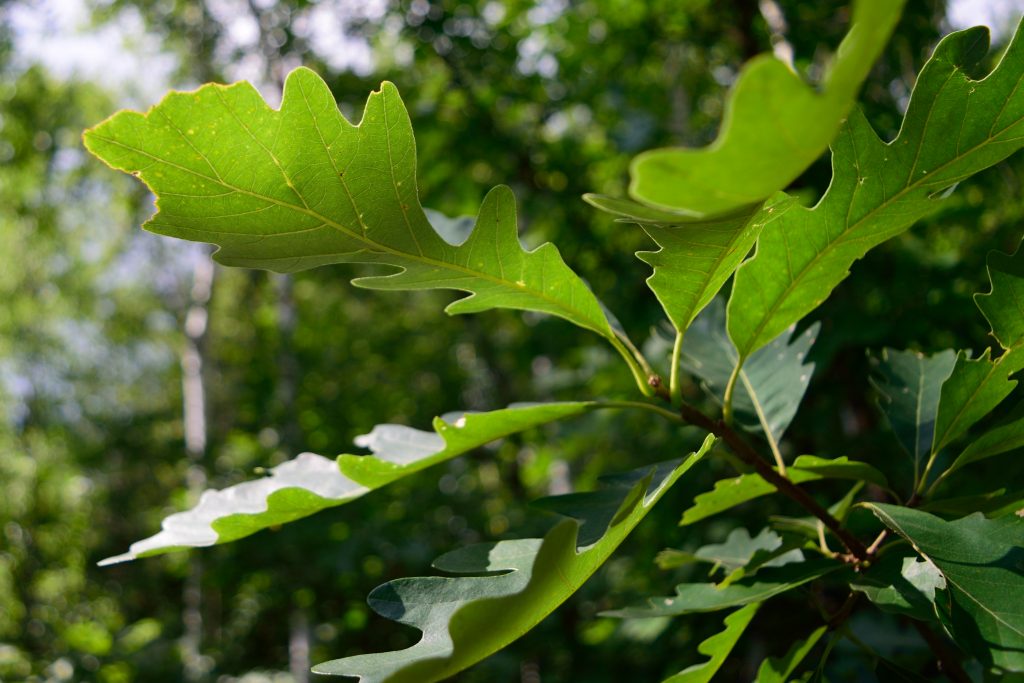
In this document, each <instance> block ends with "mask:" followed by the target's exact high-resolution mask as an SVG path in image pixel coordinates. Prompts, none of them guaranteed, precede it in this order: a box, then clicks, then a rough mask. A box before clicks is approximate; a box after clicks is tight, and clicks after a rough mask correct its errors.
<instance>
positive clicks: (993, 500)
mask: <svg viewBox="0 0 1024 683" xmlns="http://www.w3.org/2000/svg"><path fill="white" fill-rule="evenodd" d="M921 509H922V510H925V511H926V512H933V513H939V514H943V515H953V516H963V515H969V514H971V513H973V512H980V513H982V514H983V515H985V516H986V517H1002V516H1003V515H1008V514H1010V513H1013V512H1018V511H1020V510H1024V491H1021V490H1019V489H1014V490H1012V491H1007V490H1006V489H1005V488H1001V489H996V490H995V491H990V492H988V493H980V494H975V495H969V496H956V497H953V498H941V499H938V500H929V501H926V502H925V503H923V504H922V505H921Z"/></svg>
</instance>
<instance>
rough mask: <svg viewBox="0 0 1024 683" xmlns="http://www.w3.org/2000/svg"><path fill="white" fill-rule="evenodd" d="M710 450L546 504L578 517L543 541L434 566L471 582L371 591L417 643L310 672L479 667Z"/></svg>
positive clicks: (373, 680)
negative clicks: (413, 633) (416, 636)
mask: <svg viewBox="0 0 1024 683" xmlns="http://www.w3.org/2000/svg"><path fill="white" fill-rule="evenodd" d="M713 443H714V438H713V437H712V436H710V435H709V436H708V438H707V439H705V441H704V444H703V445H702V446H701V448H700V449H699V450H698V451H697V452H696V453H692V454H690V455H689V456H688V457H687V458H685V459H683V460H681V461H674V462H669V463H662V464H660V465H658V466H655V467H648V468H644V469H642V470H637V471H636V472H633V473H631V474H630V475H628V476H626V477H618V478H613V479H611V480H610V482H609V483H610V486H609V488H608V489H606V490H605V491H600V492H595V493H594V494H572V495H571V496H570V498H569V499H567V500H562V501H558V502H550V501H549V503H548V507H553V508H558V509H559V510H561V511H562V512H563V513H564V514H571V515H572V516H573V517H574V519H571V520H566V521H564V522H562V523H560V524H558V525H557V526H555V528H554V529H552V530H551V531H550V532H549V533H548V534H547V535H546V536H545V537H544V538H543V539H539V538H535V539H522V540H517V541H501V542H498V543H488V544H482V545H475V546H469V547H467V548H463V549H460V550H456V551H454V552H452V553H448V554H447V555H443V556H442V557H440V558H438V560H436V561H435V563H434V566H435V567H436V568H437V569H440V570H441V571H445V572H449V573H455V574H464V575H467V576H457V577H425V578H414V579H399V580H397V581H391V582H389V583H386V584H384V585H383V586H380V587H378V588H376V589H375V590H374V591H373V592H372V593H371V594H370V597H369V599H368V602H369V604H370V606H371V607H372V608H373V609H374V610H375V611H376V612H378V613H379V614H381V615H382V616H385V617H387V618H389V619H394V620H396V621H399V622H400V623H403V624H407V625H409V626H413V627H415V628H417V629H419V630H420V631H421V632H422V634H423V637H422V638H421V639H420V641H419V642H417V643H416V644H415V645H413V646H412V647H410V648H407V649H405V650H400V651H397V652H382V653H377V654H369V655H359V656H355V657H346V658H344V659H336V660H333V661H330V662H326V663H324V664H319V665H317V666H316V667H314V668H313V671H314V672H315V673H320V674H329V675H342V676H353V677H358V678H359V680H360V681H362V682H363V683H377V682H379V681H388V682H389V683H400V682H403V681H408V682H410V683H430V682H432V681H439V680H442V679H445V678H447V677H449V676H452V675H454V674H455V673H457V672H458V671H461V670H463V669H465V668H467V667H469V666H471V665H473V664H475V663H476V662H479V661H480V660H482V659H484V658H485V657H487V656H489V655H490V654H492V653H494V652H496V651H498V650H499V649H501V648H503V647H505V646H506V645H508V644H509V643H511V642H512V641H513V640H515V639H517V638H519V637H520V636H521V635H523V634H524V633H525V632H526V631H528V630H530V629H531V628H533V627H534V626H535V625H536V624H537V623H538V622H539V621H540V620H541V619H543V618H544V617H545V616H547V615H548V614H549V613H550V612H552V611H553V610H554V609H555V608H556V607H557V606H558V605H560V604H561V603H562V602H563V601H565V600H566V599H567V598H568V597H569V596H570V595H572V594H573V593H574V592H575V591H576V590H577V589H578V588H579V587H580V586H581V585H582V584H583V582H584V581H586V580H587V579H588V578H589V577H590V575H591V574H593V573H594V572H595V571H596V570H597V569H598V568H599V567H600V566H601V565H602V564H603V563H604V561H605V560H606V559H607V558H608V557H609V556H610V555H611V553H612V552H613V551H614V550H615V548H616V547H618V545H619V544H620V543H621V542H622V541H623V539H625V538H626V536H627V535H628V534H629V532H630V531H632V530H633V528H634V527H635V526H636V525H637V524H638V523H639V522H640V520H641V519H642V518H643V517H644V516H645V515H646V514H647V512H648V511H649V510H650V508H651V506H653V505H654V503H656V502H657V501H658V499H659V498H661V496H662V495H664V493H665V492H666V491H667V490H668V488H669V487H670V486H671V485H672V484H673V483H675V481H676V480H677V479H679V477H681V476H682V475H683V474H684V473H685V472H686V471H687V470H688V469H690V468H691V467H692V466H693V465H694V464H696V463H697V462H698V461H699V460H700V459H701V458H702V457H703V456H704V455H705V454H706V453H707V452H708V450H709V449H710V448H711V445H712V444H713ZM557 500H558V499H551V501H557Z"/></svg>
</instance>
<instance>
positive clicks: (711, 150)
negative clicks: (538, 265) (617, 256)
mask: <svg viewBox="0 0 1024 683" xmlns="http://www.w3.org/2000/svg"><path fill="white" fill-rule="evenodd" d="M902 8H903V1H902V0H856V2H854V7H853V20H852V22H851V25H850V30H849V33H848V34H847V36H846V38H845V39H844V40H843V42H842V44H841V45H840V46H839V49H838V50H837V52H836V57H835V61H834V63H833V64H832V66H831V69H830V70H829V71H828V73H827V75H826V77H825V79H824V81H823V83H822V87H821V89H820V90H819V89H815V88H812V87H811V86H810V85H808V84H807V83H805V82H804V81H803V80H802V79H801V78H800V77H799V76H798V75H797V74H796V73H795V72H794V71H793V69H792V67H791V66H790V65H787V64H785V63H783V62H781V61H780V60H778V59H776V58H775V57H773V56H771V55H759V56H758V57H755V58H754V59H752V60H751V61H749V62H748V63H747V64H745V65H744V67H743V69H742V71H741V72H740V75H739V77H738V78H737V79H736V84H735V85H734V86H733V89H732V91H731V92H730V93H729V96H728V99H727V100H726V104H725V115H724V117H723V121H722V129H721V132H720V133H719V136H718V139H717V140H715V142H714V143H713V144H712V145H710V146H709V147H706V148H703V149H678V148H670V149H657V150H652V151H649V152H645V153H643V154H641V155H639V156H638V157H636V159H634V160H633V164H632V166H631V172H632V183H631V185H630V188H629V191H630V194H631V195H632V196H633V198H635V199H637V200H638V201H641V202H643V203H645V204H649V205H651V206H654V207H658V208H662V209H670V210H671V209H675V210H683V211H687V212H689V213H691V214H693V215H697V216H701V215H712V214H722V213H725V212H728V211H730V210H732V209H736V208H738V207H741V206H744V205H747V204H754V203H758V202H760V201H762V200H763V199H765V198H766V197H768V196H770V195H771V194H772V193H774V192H775V191H777V190H780V189H782V188H784V187H785V186H786V185H788V184H789V183H790V182H792V181H793V180H795V179H796V177H797V176H799V175H800V174H801V173H802V172H803V171H804V169H806V168H807V167H808V166H809V165H810V164H811V163H812V162H814V160H815V159H817V158H818V157H819V156H821V153H822V152H824V151H825V149H826V148H827V147H828V144H829V142H831V141H832V138H833V137H835V134H836V131H837V130H838V129H839V126H840V124H841V123H842V121H843V118H844V117H845V116H846V114H847V113H848V112H849V110H850V107H852V106H853V102H854V99H855V97H856V95H857V91H858V90H860V86H861V83H862V82H863V81H864V79H865V78H866V77H867V75H868V72H869V71H870V69H871V66H872V64H874V62H875V60H876V59H877V58H878V55H879V54H881V52H882V48H883V47H884V46H885V43H886V41H887V40H888V38H889V35H890V33H891V32H892V29H893V27H894V26H895V25H896V22H897V20H898V19H899V16H900V11H901V10H902Z"/></svg>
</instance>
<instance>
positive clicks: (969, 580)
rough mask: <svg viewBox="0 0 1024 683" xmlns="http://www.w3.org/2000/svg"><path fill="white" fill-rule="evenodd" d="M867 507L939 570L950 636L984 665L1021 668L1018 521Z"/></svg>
mask: <svg viewBox="0 0 1024 683" xmlns="http://www.w3.org/2000/svg"><path fill="white" fill-rule="evenodd" d="M867 507H869V508H870V509H871V510H872V511H873V512H874V513H875V515H876V516H877V517H878V518H879V519H881V520H882V522H883V523H884V524H885V525H886V526H888V527H889V528H890V529H892V530H893V531H895V532H896V533H898V534H899V535H900V536H902V537H903V538H905V539H906V540H907V541H909V542H910V544H911V545H912V546H913V547H914V550H916V551H917V552H918V553H920V554H921V556H922V557H924V558H925V559H926V560H928V561H929V562H931V563H932V564H934V565H935V566H936V567H937V568H938V570H939V571H940V572H942V575H943V577H944V578H945V580H946V587H947V590H948V592H949V595H950V597H951V598H952V600H951V601H949V603H948V604H944V605H940V612H941V613H942V615H943V616H944V623H945V624H947V628H949V629H950V630H951V632H952V633H951V635H952V637H953V639H954V640H955V641H956V642H957V643H958V644H960V645H961V646H962V647H965V648H967V649H968V650H969V651H970V652H971V653H972V654H973V655H974V656H976V657H977V658H978V659H980V660H981V661H982V662H983V663H984V664H986V665H988V666H997V667H1000V668H1003V669H1006V670H1008V671H1017V672H1020V671H1024V576H1022V573H1021V567H1022V566H1024V564H1022V563H1024V519H1021V518H1020V517H1018V516H1017V515H1006V516H1005V517H1000V518H998V519H986V518H985V517H983V516H982V515H981V514H974V515H971V516H969V517H963V518H961V519H958V520H956V521H953V522H947V521H945V520H943V519H941V518H939V517H935V516H934V515H930V514H928V513H927V512H922V511H920V510H914V509H912V508H905V507H900V506H897V505H884V504H881V503H868V504H867Z"/></svg>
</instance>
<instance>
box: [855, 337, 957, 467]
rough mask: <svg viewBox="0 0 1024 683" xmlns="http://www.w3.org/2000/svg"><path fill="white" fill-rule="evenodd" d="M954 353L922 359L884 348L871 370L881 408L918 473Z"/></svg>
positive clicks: (919, 355)
mask: <svg viewBox="0 0 1024 683" xmlns="http://www.w3.org/2000/svg"><path fill="white" fill-rule="evenodd" d="M955 363H956V353H955V352H953V351H942V352H940V353H937V354H935V355H933V356H926V355H924V354H922V353H917V352H916V351H896V350H894V349H884V350H883V351H882V357H881V358H880V359H877V360H876V362H875V367H876V369H877V370H878V372H879V375H880V376H881V378H880V380H879V381H876V382H874V384H875V387H876V388H877V389H878V392H879V393H880V394H881V401H880V403H881V406H882V410H883V411H885V415H886V417H887V418H888V419H889V424H890V425H891V426H892V430H893V432H895V433H896V438H897V439H899V441H900V444H901V445H902V446H903V448H904V449H906V451H907V453H909V454H910V457H911V459H912V460H913V462H914V471H915V472H917V471H919V469H920V467H921V466H922V465H923V463H924V461H926V460H927V459H928V455H929V454H930V453H931V452H932V437H933V436H934V433H935V415H936V413H937V412H938V410H939V391H940V390H941V389H942V383H943V382H945V381H946V380H947V379H948V378H949V376H950V374H951V373H952V372H953V366H954V364H955Z"/></svg>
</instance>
